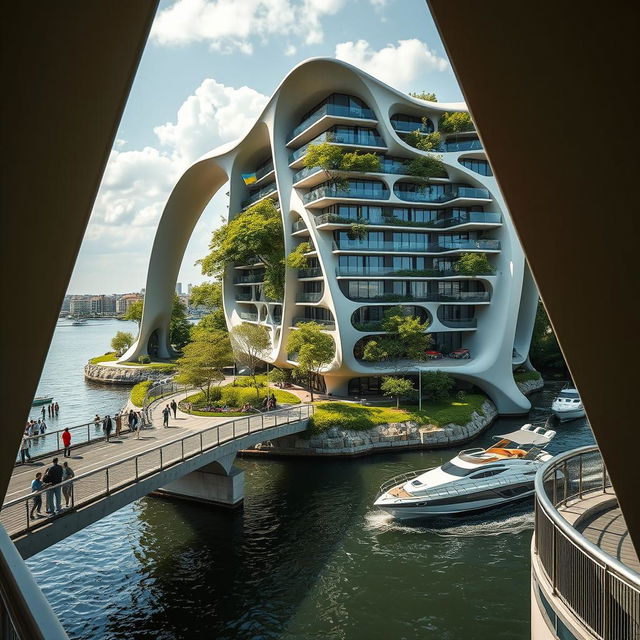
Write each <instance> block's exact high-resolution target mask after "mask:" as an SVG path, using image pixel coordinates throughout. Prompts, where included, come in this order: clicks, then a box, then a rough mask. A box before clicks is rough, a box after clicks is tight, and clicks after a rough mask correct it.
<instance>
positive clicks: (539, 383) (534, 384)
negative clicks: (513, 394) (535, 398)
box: [516, 378, 544, 396]
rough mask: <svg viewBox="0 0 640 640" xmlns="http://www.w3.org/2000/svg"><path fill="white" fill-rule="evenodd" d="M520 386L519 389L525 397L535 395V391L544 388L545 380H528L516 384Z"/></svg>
mask: <svg viewBox="0 0 640 640" xmlns="http://www.w3.org/2000/svg"><path fill="white" fill-rule="evenodd" d="M516 384H517V385H518V389H520V391H522V393H523V394H524V395H525V396H528V395H529V394H531V393H533V392H534V391H539V390H540V389H542V387H544V380H543V379H542V378H538V379H537V380H527V381H526V382H516Z"/></svg>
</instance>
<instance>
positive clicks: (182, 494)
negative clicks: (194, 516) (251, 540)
mask: <svg viewBox="0 0 640 640" xmlns="http://www.w3.org/2000/svg"><path fill="white" fill-rule="evenodd" d="M223 462H224V461H221V462H212V463H211V464H208V465H206V466H204V467H202V468H201V469H198V470H197V471H193V472H192V473H188V474H187V475H185V476H183V477H182V478H179V479H178V480H174V481H173V482H171V483H170V484H168V485H166V486H165V487H163V488H162V489H159V490H158V493H161V494H162V495H166V496H170V497H175V498H181V499H184V500H193V501H195V502H203V503H206V504H212V505H217V506H222V507H239V506H240V505H241V504H242V501H243V500H244V471H242V469H239V468H238V467H235V466H233V459H232V460H231V461H230V462H231V463H230V464H229V465H228V466H226V465H224V464H223Z"/></svg>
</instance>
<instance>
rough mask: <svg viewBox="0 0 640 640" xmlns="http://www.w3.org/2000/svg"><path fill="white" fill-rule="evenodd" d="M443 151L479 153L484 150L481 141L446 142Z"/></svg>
mask: <svg viewBox="0 0 640 640" xmlns="http://www.w3.org/2000/svg"><path fill="white" fill-rule="evenodd" d="M442 146H443V151H479V150H481V149H482V142H480V140H458V141H456V140H452V141H450V142H449V141H446V140H445V142H444V144H443V145H442Z"/></svg>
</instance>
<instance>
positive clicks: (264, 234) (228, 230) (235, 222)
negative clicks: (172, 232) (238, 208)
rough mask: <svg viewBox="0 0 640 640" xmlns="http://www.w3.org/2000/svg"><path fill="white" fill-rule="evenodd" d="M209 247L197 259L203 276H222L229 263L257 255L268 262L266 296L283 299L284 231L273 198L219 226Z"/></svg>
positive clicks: (266, 265) (265, 280) (245, 261)
mask: <svg viewBox="0 0 640 640" xmlns="http://www.w3.org/2000/svg"><path fill="white" fill-rule="evenodd" d="M209 250H210V252H209V254H208V255H207V256H205V257H204V258H202V260H199V261H198V262H199V264H200V266H201V268H202V273H203V274H204V275H207V276H219V275H220V274H222V272H223V271H224V269H225V267H227V266H228V265H230V264H234V263H235V264H248V263H250V262H251V260H253V259H255V258H258V260H260V262H263V263H264V265H265V267H264V269H265V276H264V293H265V295H266V296H267V297H268V298H270V299H272V300H282V297H283V295H284V273H285V264H284V233H283V229H282V218H281V216H280V212H279V211H278V209H277V208H276V205H275V203H274V202H273V201H272V200H268V199H267V200H263V201H262V202H258V203H257V204H255V205H253V206H252V207H249V208H248V209H246V210H245V211H242V212H241V213H239V214H238V215H237V216H235V217H234V218H233V219H232V220H230V221H229V222H227V223H225V224H223V225H222V226H221V227H220V228H219V229H216V230H215V231H214V232H213V235H212V236H211V242H210V243H209Z"/></svg>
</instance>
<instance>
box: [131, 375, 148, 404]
mask: <svg viewBox="0 0 640 640" xmlns="http://www.w3.org/2000/svg"><path fill="white" fill-rule="evenodd" d="M152 384H153V380H145V381H144V382H139V383H138V384H137V385H135V386H134V387H133V388H132V389H131V394H130V396H129V398H130V400H131V402H132V404H134V405H135V406H136V407H141V406H142V405H143V404H144V398H145V396H146V395H147V391H148V390H149V387H150V386H151V385H152Z"/></svg>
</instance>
